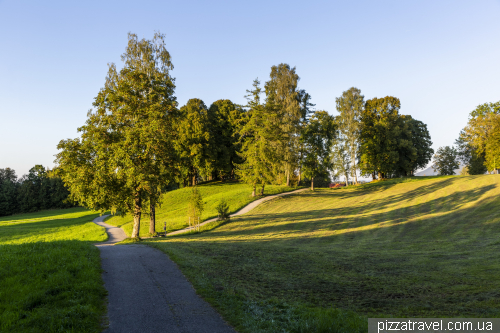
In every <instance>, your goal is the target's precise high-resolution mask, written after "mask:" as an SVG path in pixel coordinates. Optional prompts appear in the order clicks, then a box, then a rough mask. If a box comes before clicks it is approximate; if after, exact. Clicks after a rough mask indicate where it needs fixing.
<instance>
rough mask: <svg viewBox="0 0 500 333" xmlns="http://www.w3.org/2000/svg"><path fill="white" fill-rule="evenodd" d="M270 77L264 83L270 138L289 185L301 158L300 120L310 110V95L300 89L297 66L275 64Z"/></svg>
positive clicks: (276, 164) (278, 163) (277, 165)
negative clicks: (308, 103)
mask: <svg viewBox="0 0 500 333" xmlns="http://www.w3.org/2000/svg"><path fill="white" fill-rule="evenodd" d="M269 76H270V79H269V81H267V82H266V83H265V92H266V103H265V110H266V116H265V120H266V123H267V126H266V127H267V128H266V131H268V138H267V140H269V141H270V145H272V146H273V148H274V149H273V152H274V154H275V163H274V169H275V172H277V173H279V172H283V173H284V174H285V177H286V185H287V186H290V177H291V175H292V174H293V173H294V171H295V169H296V168H297V164H298V163H297V162H298V159H299V152H300V145H299V135H300V130H301V121H302V119H303V118H304V117H305V114H306V112H307V111H306V110H307V99H308V97H310V96H308V94H306V93H305V92H303V91H299V90H298V89H297V83H298V81H299V79H300V78H299V76H298V75H297V73H296V72H295V67H293V68H291V67H290V65H288V64H284V63H281V64H279V65H278V66H272V67H271V73H270V75H269ZM304 98H305V99H306V100H304ZM301 99H302V105H301V103H300V102H301Z"/></svg>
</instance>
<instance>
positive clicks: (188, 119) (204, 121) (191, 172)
mask: <svg viewBox="0 0 500 333" xmlns="http://www.w3.org/2000/svg"><path fill="white" fill-rule="evenodd" d="M175 131H176V140H175V149H176V151H177V153H178V154H179V157H180V161H181V166H180V167H181V172H180V175H181V176H180V179H178V181H180V182H184V185H187V184H188V183H187V182H186V180H190V183H189V184H190V185H192V186H194V185H196V183H197V178H198V175H199V173H201V174H202V175H208V174H211V173H212V170H213V168H214V165H213V158H212V156H213V155H214V153H213V151H212V149H213V148H214V147H213V146H211V145H210V140H211V133H210V123H209V117H208V110H207V107H206V105H205V103H204V102H203V101H202V100H201V99H197V98H192V99H190V100H189V101H188V102H187V103H186V105H184V106H183V107H181V109H180V112H179V115H178V118H177V122H176V124H175Z"/></svg>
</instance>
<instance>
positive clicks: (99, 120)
mask: <svg viewBox="0 0 500 333" xmlns="http://www.w3.org/2000/svg"><path fill="white" fill-rule="evenodd" d="M128 37H129V42H128V47H127V49H126V52H125V54H124V55H123V56H122V59H123V60H124V61H125V66H124V67H123V69H121V70H120V71H117V70H116V66H115V65H114V64H111V65H110V66H109V70H108V75H107V77H106V82H105V85H104V88H102V89H101V91H100V92H99V93H98V95H97V97H96V98H95V101H94V103H93V106H94V109H93V110H91V111H89V113H88V119H87V121H86V124H85V125H84V126H82V127H80V128H79V129H78V131H79V132H80V133H81V138H76V139H73V140H72V139H68V140H62V141H61V142H60V143H59V145H58V149H60V150H61V151H60V152H59V153H58V154H57V160H56V162H57V163H58V165H59V171H58V172H59V174H60V175H61V178H62V179H63V181H64V182H65V184H66V185H67V186H68V188H69V190H70V192H71V195H70V197H71V198H72V199H74V200H75V201H78V202H79V203H80V204H82V205H84V206H86V207H89V208H91V209H94V210H100V211H105V210H109V209H111V210H112V211H119V212H120V213H121V214H126V213H132V215H133V218H134V224H133V230H132V237H139V232H140V220H141V215H142V212H143V205H144V204H145V203H146V202H147V201H150V202H151V203H152V204H153V205H155V204H156V203H157V202H158V201H159V199H160V195H161V188H162V186H164V185H166V184H168V183H170V182H171V181H172V178H173V174H174V172H175V170H174V169H173V168H174V166H175V158H176V156H175V154H174V149H173V144H172V141H173V140H172V136H173V132H172V121H173V119H172V118H173V117H172V116H173V115H174V114H175V111H176V100H175V97H174V95H173V93H174V89H175V85H174V80H173V78H172V77H171V76H170V70H172V69H173V65H172V63H171V60H170V54H169V53H168V51H167V50H166V47H165V42H164V35H162V34H160V33H156V34H155V35H154V38H153V40H146V39H142V40H138V38H137V36H136V35H134V34H129V36H128Z"/></svg>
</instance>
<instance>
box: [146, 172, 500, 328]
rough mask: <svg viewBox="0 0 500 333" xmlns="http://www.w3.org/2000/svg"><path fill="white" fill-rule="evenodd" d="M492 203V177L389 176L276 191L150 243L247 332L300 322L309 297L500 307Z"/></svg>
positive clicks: (437, 307) (498, 232) (383, 306)
mask: <svg viewBox="0 0 500 333" xmlns="http://www.w3.org/2000/svg"><path fill="white" fill-rule="evenodd" d="M499 207H500V176H496V175H485V176H467V177H428V178H420V179H417V180H411V181H406V182H401V183H397V181H388V182H381V183H378V184H368V185H363V186H360V187H355V188H354V187H351V188H348V189H335V190H330V189H321V190H317V191H315V192H303V193H302V194H297V195H293V196H287V197H282V198H279V199H276V200H273V201H271V202H269V203H266V204H264V205H262V206H259V207H258V208H256V209H255V210H253V211H252V212H250V213H249V214H248V215H245V216H242V217H238V218H234V219H233V220H232V222H230V223H228V224H225V225H222V226H221V227H219V228H216V229H214V230H212V231H210V232H205V233H201V234H195V235H187V236H181V237H172V238H171V239H168V240H166V241H156V242H153V241H150V242H149V243H148V244H149V245H151V246H154V247H157V248H159V249H161V250H163V251H165V252H166V253H168V254H169V255H170V256H171V258H173V259H174V260H175V261H176V262H177V263H178V264H179V266H180V267H181V269H182V270H183V272H184V273H185V274H186V276H188V277H189V279H190V280H191V281H192V282H193V283H194V285H195V287H196V288H197V290H198V292H200V293H201V294H202V295H203V296H204V297H206V298H207V299H208V300H209V301H210V302H212V304H214V305H215V306H216V307H218V308H219V310H220V312H221V313H222V314H223V315H224V316H225V318H226V319H228V320H229V321H230V322H231V323H232V324H233V325H235V326H236V327H237V328H239V329H241V330H242V331H246V332H252V331H253V332H257V331H262V332H272V331H273V330H276V329H277V328H278V327H279V328H283V327H287V328H288V329H289V330H290V331H297V332H299V331H307V330H306V329H304V328H303V327H302V328H300V327H299V328H297V327H295V326H294V324H293V321H294V320H296V319H297V318H300V316H299V317H297V316H298V314H297V309H300V307H301V306H304V305H305V306H309V307H315V308H316V310H314V311H320V312H321V311H323V314H324V313H325V312H324V310H318V309H320V308H323V309H324V308H331V307H339V308H342V309H349V310H352V311H355V312H357V313H359V314H361V315H362V316H367V317H377V316H400V317H500V292H499V290H500V279H498V276H499V275H500V256H499V255H498V253H499V252H500V209H499ZM314 311H313V312H314ZM331 311H334V310H331ZM299 312H300V311H299ZM302 313H304V312H302ZM309 314H310V312H309ZM351 314H352V313H351ZM307 316H308V315H306V317H307ZM313 317H314V316H313ZM316 317H318V316H316ZM320 317H321V313H320ZM302 318H305V317H304V316H303V317H302ZM271 320H273V321H274V322H275V323H278V324H276V325H275V326H273V324H272V321H271ZM354 321H355V319H354ZM294 327H295V328H294ZM325 331H336V330H328V329H327V330H325ZM339 331H340V330H339ZM347 331H349V330H347ZM352 331H353V330H352Z"/></svg>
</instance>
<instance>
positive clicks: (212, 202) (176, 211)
mask: <svg viewBox="0 0 500 333" xmlns="http://www.w3.org/2000/svg"><path fill="white" fill-rule="evenodd" d="M198 188H199V191H200V193H201V195H202V197H203V201H204V202H205V210H204V212H203V214H202V218H201V221H204V220H207V219H210V218H213V217H217V211H216V206H217V204H218V203H219V201H220V200H221V199H225V200H226V201H227V203H228V205H229V211H230V212H231V213H234V212H236V211H238V210H240V209H241V208H243V207H244V206H246V205H247V204H249V203H250V202H252V201H254V200H257V199H259V197H258V196H257V197H254V198H252V197H251V195H250V194H251V193H252V189H251V188H250V187H249V186H248V185H246V184H244V183H239V182H220V181H217V182H209V183H205V184H201V185H198ZM294 189H296V188H292V187H286V186H277V185H266V187H265V188H264V190H265V191H264V195H272V194H278V193H282V192H288V191H292V190H294ZM259 190H260V188H259ZM190 195H191V187H186V188H182V189H178V190H174V191H171V192H167V193H165V194H164V195H163V200H162V205H161V207H159V208H157V209H156V231H157V232H163V223H164V222H167V231H168V232H170V231H175V230H179V229H183V228H185V227H187V226H188V220H187V207H188V203H189V197H190ZM146 211H149V210H148V209H146ZM106 223H108V224H110V225H113V226H119V227H121V228H122V229H123V230H125V233H126V234H127V235H128V236H130V235H131V234H132V226H133V225H132V223H133V220H132V216H131V215H126V216H124V217H121V216H113V217H111V218H109V219H107V220H106ZM148 233H149V215H148V214H143V215H142V219H141V230H140V235H139V236H141V237H144V236H147V235H148Z"/></svg>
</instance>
